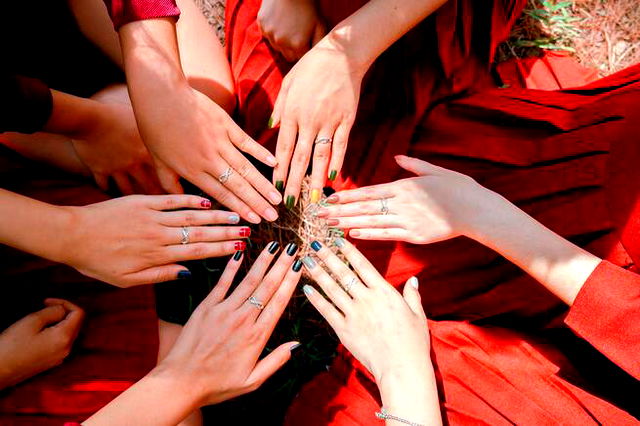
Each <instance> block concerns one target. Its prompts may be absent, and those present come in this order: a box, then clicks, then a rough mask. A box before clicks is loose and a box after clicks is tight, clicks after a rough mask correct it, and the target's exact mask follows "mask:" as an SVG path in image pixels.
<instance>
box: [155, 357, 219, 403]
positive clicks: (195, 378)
mask: <svg viewBox="0 0 640 426" xmlns="http://www.w3.org/2000/svg"><path fill="white" fill-rule="evenodd" d="M186 365H188V363H184V362H172V361H171V360H170V359H169V358H165V359H164V360H163V361H162V362H160V363H159V364H158V365H157V366H156V367H155V368H154V369H153V370H152V371H151V372H150V373H149V374H148V376H149V377H151V378H153V379H154V380H155V381H159V382H162V383H166V384H168V385H170V386H171V387H170V389H173V390H175V391H177V392H180V394H181V396H182V397H183V404H186V405H189V406H190V407H191V410H190V411H193V410H195V409H197V408H199V407H201V406H203V405H205V404H206V399H207V387H206V386H205V383H203V382H202V380H201V379H202V375H200V374H197V372H196V371H193V370H189V369H187V368H184V367H185V366H186Z"/></svg>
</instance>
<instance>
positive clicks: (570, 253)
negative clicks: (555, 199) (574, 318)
mask: <svg viewBox="0 0 640 426" xmlns="http://www.w3.org/2000/svg"><path fill="white" fill-rule="evenodd" d="M487 205H490V206H491V208H490V209H487V210H486V211H483V212H480V214H478V215H477V223H476V224H475V225H474V226H473V228H474V230H473V231H472V232H470V235H468V236H469V237H471V238H473V239H475V240H477V241H479V242H480V243H482V244H484V245H486V246H487V247H490V248H492V249H493V250H495V251H497V252H498V253H500V254H502V255H503V256H504V257H506V258H507V259H509V260H510V261H511V262H513V263H514V264H516V265H518V266H519V267H520V268H522V269H523V270H524V271H525V272H527V273H528V274H529V275H531V276H532V277H533V278H535V279H536V280H538V281H539V282H540V283H541V284H543V285H544V286H545V287H546V288H547V289H548V290H549V291H551V292H552V293H553V294H555V295H556V296H558V297H559V298H560V299H562V301H564V302H565V303H567V304H568V305H572V304H573V301H574V300H575V298H576V295H577V294H578V292H579V291H580V289H581V288H582V286H583V285H584V283H585V281H586V280H587V278H588V277H589V275H591V273H592V272H593V270H594V269H595V268H596V267H597V266H598V264H599V263H600V261H601V259H599V258H598V257H597V256H594V255H592V254H591V253H589V252H587V251H585V250H583V249H581V248H580V247H578V246H576V245H574V244H572V243H571V242H569V241H567V240H565V239H564V238H562V237H561V236H559V235H557V234H556V233H554V232H553V231H551V230H550V229H548V228H546V227H545V226H544V225H542V224H541V223H539V222H537V221H536V220H535V219H533V218H532V217H531V216H529V215H528V214H526V213H525V212H523V211H522V210H520V209H519V208H517V207H516V206H514V205H513V204H511V203H510V202H508V201H507V200H506V199H504V198H503V197H501V196H499V195H497V194H495V193H493V192H490V193H489V196H488V202H487Z"/></svg>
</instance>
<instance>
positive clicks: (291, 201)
mask: <svg viewBox="0 0 640 426" xmlns="http://www.w3.org/2000/svg"><path fill="white" fill-rule="evenodd" d="M295 204H296V197H294V196H293V195H287V202H286V206H287V208H288V209H289V210H291V209H292V208H293V206H294V205H295Z"/></svg>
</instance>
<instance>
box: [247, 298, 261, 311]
mask: <svg viewBox="0 0 640 426" xmlns="http://www.w3.org/2000/svg"><path fill="white" fill-rule="evenodd" d="M247 302H249V303H250V304H252V305H253V306H255V307H256V309H258V310H259V311H261V310H263V309H264V304H263V303H262V302H261V301H259V300H258V298H257V297H255V296H251V297H250V298H248V299H247Z"/></svg>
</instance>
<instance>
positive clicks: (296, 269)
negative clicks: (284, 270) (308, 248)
mask: <svg viewBox="0 0 640 426" xmlns="http://www.w3.org/2000/svg"><path fill="white" fill-rule="evenodd" d="M291 269H293V272H300V269H302V260H300V259H298V260H296V261H295V262H293V267H292V268H291Z"/></svg>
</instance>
